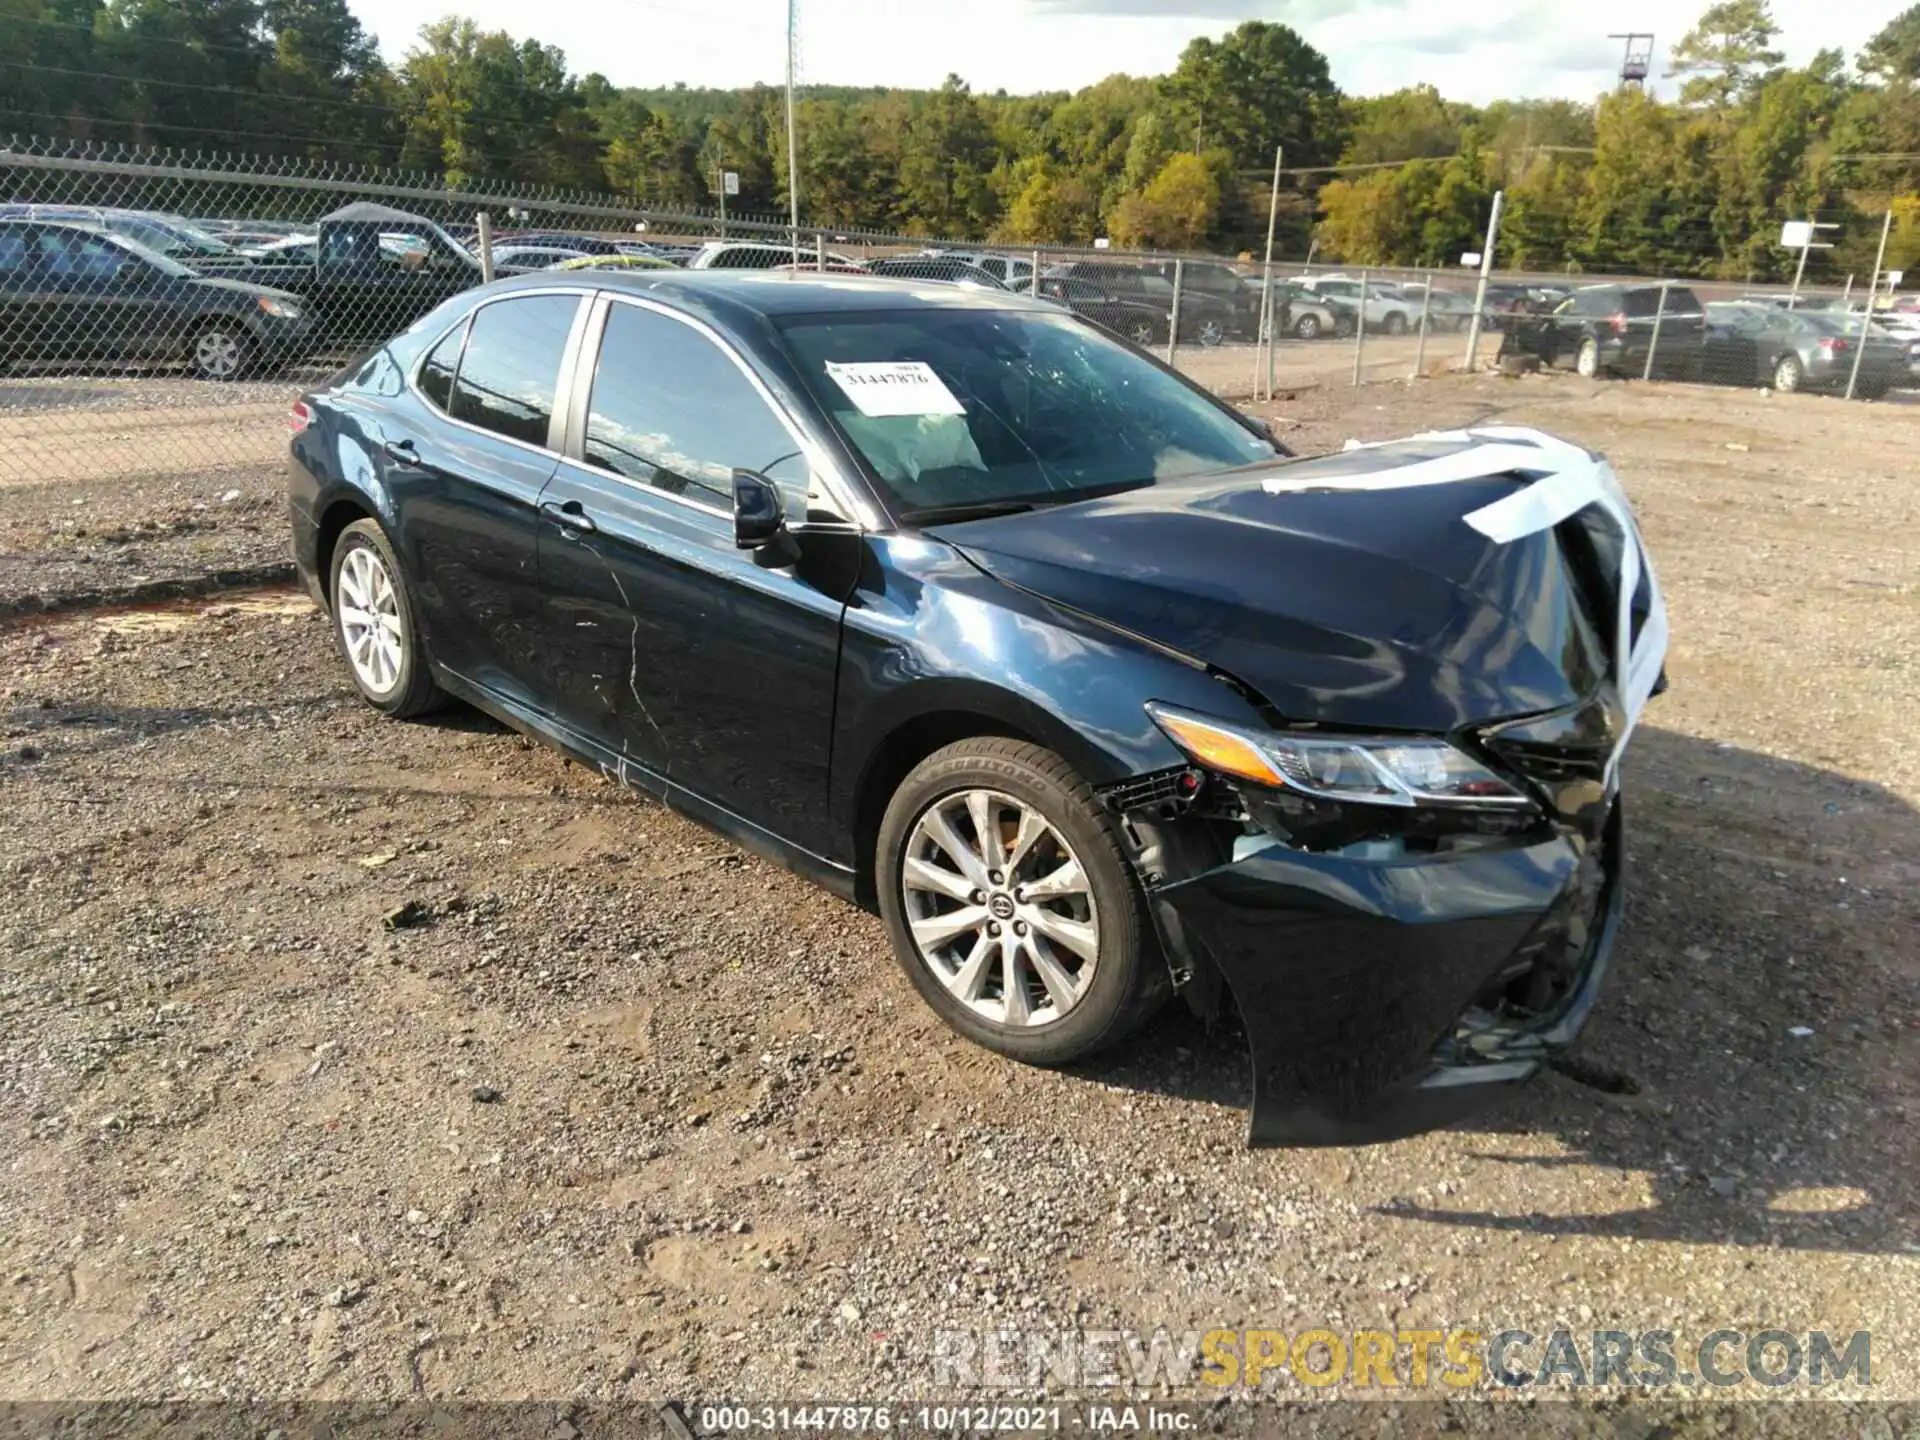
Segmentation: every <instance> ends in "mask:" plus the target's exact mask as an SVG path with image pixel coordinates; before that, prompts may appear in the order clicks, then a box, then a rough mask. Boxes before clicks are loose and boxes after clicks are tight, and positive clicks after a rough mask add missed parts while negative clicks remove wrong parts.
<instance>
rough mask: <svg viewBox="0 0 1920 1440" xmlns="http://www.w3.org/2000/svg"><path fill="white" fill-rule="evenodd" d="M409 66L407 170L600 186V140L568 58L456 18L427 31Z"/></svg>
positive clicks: (459, 178)
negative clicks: (569, 65)
mask: <svg viewBox="0 0 1920 1440" xmlns="http://www.w3.org/2000/svg"><path fill="white" fill-rule="evenodd" d="M420 41H421V43H420V46H419V47H418V48H416V49H415V50H413V51H412V52H411V53H410V54H409V55H408V56H407V60H406V63H405V64H404V65H403V66H402V67H401V72H400V74H401V81H402V83H403V87H404V89H403V94H404V97H405V98H404V103H405V106H406V110H407V134H406V141H405V144H404V146H403V148H402V152H401V158H402V163H403V164H411V165H415V166H418V167H420V168H423V169H429V170H436V171H443V172H444V173H445V174H446V176H447V178H448V179H449V180H450V181H453V182H455V183H461V182H464V181H469V180H473V179H478V178H487V179H496V180H514V181H520V182H525V183H535V184H550V185H564V186H578V187H582V188H602V187H604V185H605V183H606V177H605V175H604V173H603V172H602V171H601V168H600V142H599V134H598V129H597V127H596V126H595V124H594V121H593V117H592V116H591V115H590V114H588V112H587V110H586V108H585V105H584V97H583V96H582V94H581V92H580V87H579V83H578V81H576V80H575V79H574V78H573V77H572V76H571V75H569V74H568V73H567V63H566V56H565V55H564V54H562V53H561V51H559V50H558V49H556V48H554V47H552V46H549V45H541V44H538V43H536V42H535V41H532V40H522V41H515V40H514V38H513V37H512V36H511V35H508V34H507V33H506V32H505V31H501V30H496V31H482V30H481V29H480V27H479V26H477V25H475V24H474V23H473V22H472V21H471V20H460V19H454V18H449V19H446V20H440V21H436V22H435V23H434V24H431V25H428V26H425V27H424V28H423V29H422V30H421V32H420Z"/></svg>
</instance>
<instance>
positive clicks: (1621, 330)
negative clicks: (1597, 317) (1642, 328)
mask: <svg viewBox="0 0 1920 1440" xmlns="http://www.w3.org/2000/svg"><path fill="white" fill-rule="evenodd" d="M1607 324H1609V325H1611V326H1612V327H1613V333H1614V334H1616V335H1624V334H1626V333H1627V317H1626V315H1625V314H1624V313H1621V312H1616V313H1614V314H1612V315H1609V316H1608V317H1607Z"/></svg>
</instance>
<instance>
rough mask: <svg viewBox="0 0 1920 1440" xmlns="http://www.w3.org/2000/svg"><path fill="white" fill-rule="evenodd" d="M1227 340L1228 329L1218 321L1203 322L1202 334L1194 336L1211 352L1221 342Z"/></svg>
mask: <svg viewBox="0 0 1920 1440" xmlns="http://www.w3.org/2000/svg"><path fill="white" fill-rule="evenodd" d="M1226 338H1227V327H1226V326H1224V325H1222V324H1221V323H1220V322H1219V321H1218V320H1203V321H1201V322H1200V333H1199V334H1198V335H1196V336H1194V339H1196V340H1198V341H1199V342H1200V343H1201V344H1202V345H1204V346H1206V348H1207V349H1209V350H1211V349H1213V348H1214V346H1216V345H1218V344H1219V343H1220V342H1221V341H1223V340H1225V339H1226Z"/></svg>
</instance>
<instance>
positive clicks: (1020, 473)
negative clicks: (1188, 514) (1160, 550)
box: [780, 306, 1280, 519]
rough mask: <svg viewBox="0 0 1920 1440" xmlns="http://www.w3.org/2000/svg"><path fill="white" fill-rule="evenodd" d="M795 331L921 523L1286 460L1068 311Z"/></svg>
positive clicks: (868, 451)
mask: <svg viewBox="0 0 1920 1440" xmlns="http://www.w3.org/2000/svg"><path fill="white" fill-rule="evenodd" d="M780 329H781V332H782V333H783V334H784V336H785V338H786V342H787V345H788V347H789V349H790V351H791V352H792V355H793V357H794V359H795V360H796V361H797V362H798V364H799V367H800V371H801V374H802V375H803V376H804V377H805V379H806V383H807V385H808V386H809V388H810V389H811V390H812V392H813V395H814V398H815V399H816V400H817V401H818V402H819V403H820V405H821V408H822V409H824V410H825V411H826V412H827V413H828V414H829V415H831V416H832V417H833V419H834V422H835V423H836V424H837V425H838V426H839V427H840V429H841V431H842V432H843V433H844V434H845V435H846V437H847V439H848V441H849V442H850V443H851V444H852V446H853V448H854V450H856V451H857V452H858V453H859V455H860V457H861V458H862V459H863V460H864V461H865V462H866V465H867V469H868V470H869V471H870V472H871V474H872V476H873V478H874V479H875V480H876V481H878V482H879V484H880V486H881V487H882V489H883V490H885V492H886V493H887V494H888V495H890V496H891V497H892V499H893V501H894V502H895V504H896V505H897V506H898V507H899V508H900V509H901V510H902V512H903V513H904V514H905V515H906V516H907V517H908V518H910V519H911V518H914V517H915V516H916V514H922V513H923V512H931V511H939V510H949V509H955V508H961V509H964V508H966V507H970V506H986V507H990V508H992V507H1011V506H1015V505H1045V504H1057V503H1060V502H1063V501H1067V500H1075V499H1084V498H1086V497H1087V496H1089V495H1094V494H1106V493H1112V492H1114V491H1118V490H1130V489H1135V488H1138V487H1140V486H1144V485H1151V484H1153V483H1154V482H1155V481H1156V480H1170V479H1175V478H1177V477H1179V476H1183V475H1194V474H1201V473H1204V472H1208V471H1217V470H1228V469H1232V468H1234V467H1236V466H1241V465H1251V464H1256V463H1259V462H1261V461H1265V460H1272V459H1274V458H1276V457H1277V456H1278V454H1279V453H1280V452H1278V451H1277V450H1275V449H1274V447H1273V446H1272V445H1271V444H1269V443H1268V442H1267V441H1266V440H1264V439H1262V438H1261V437H1260V436H1259V435H1257V434H1255V433H1254V432H1253V431H1252V430H1251V429H1249V428H1248V427H1247V426H1246V425H1244V424H1242V423H1240V422H1239V421H1238V420H1237V419H1236V418H1235V417H1234V415H1233V413H1232V412H1231V411H1228V410H1226V409H1224V408H1223V407H1221V406H1220V405H1218V404H1217V403H1215V402H1214V401H1212V400H1211V399H1209V398H1207V397H1206V396H1204V395H1202V394H1200V393H1198V392H1197V391H1195V390H1193V389H1191V388H1189V387H1188V386H1187V385H1186V384H1185V383H1183V382H1182V381H1180V380H1178V379H1176V378H1175V377H1174V376H1172V375H1169V374H1167V373H1166V372H1165V371H1164V370H1161V369H1160V368H1159V367H1157V366H1156V365H1154V364H1153V363H1152V362H1151V361H1149V360H1147V359H1145V358H1143V357H1142V356H1139V355H1136V354H1135V353H1134V352H1133V351H1131V350H1129V349H1127V348H1126V347H1125V346H1123V345H1121V344H1120V343H1119V342H1117V341H1115V340H1111V339H1109V338H1107V337H1106V336H1105V335H1103V334H1102V333H1101V332H1100V331H1099V330H1097V329H1095V328H1094V327H1093V326H1091V325H1088V324H1086V323H1085V322H1083V321H1080V320H1076V319H1074V318H1073V317H1071V316H1068V315H1060V314H1038V313H1028V312H1024V311H1017V310H1012V311H1007V310H961V309H943V308H934V307H931V306H930V307H927V308H925V309H915V310H899V311H886V312H879V313H864V314H844V313H843V314H836V315H806V316H795V317H793V318H791V319H787V320H785V321H783V322H782V323H781V324H780ZM856 395H857V396H858V397H859V399H858V400H857V401H856V399H855V398H854V397H855V396H856Z"/></svg>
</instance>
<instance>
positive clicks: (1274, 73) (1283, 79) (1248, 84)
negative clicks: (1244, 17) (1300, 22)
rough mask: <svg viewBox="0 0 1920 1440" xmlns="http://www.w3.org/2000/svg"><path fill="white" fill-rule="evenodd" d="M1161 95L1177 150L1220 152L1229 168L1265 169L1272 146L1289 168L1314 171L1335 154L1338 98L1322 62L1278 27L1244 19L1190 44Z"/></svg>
mask: <svg viewBox="0 0 1920 1440" xmlns="http://www.w3.org/2000/svg"><path fill="white" fill-rule="evenodd" d="M1164 93H1165V96H1166V100H1167V104H1168V108H1169V111H1170V118H1171V120H1172V122H1173V128H1174V131H1175V133H1176V135H1178V136H1179V137H1180V143H1181V144H1182V145H1183V146H1191V147H1192V148H1193V149H1195V150H1196V151H1202V150H1207V149H1212V148H1214V147H1216V146H1217V147H1222V148H1224V149H1225V150H1226V151H1227V153H1228V155H1229V157H1230V160H1231V163H1232V165H1233V167H1234V168H1235V169H1239V170H1258V169H1261V168H1263V167H1265V166H1269V165H1271V164H1272V163H1273V151H1274V147H1275V146H1277V145H1285V146H1286V148H1287V153H1288V156H1289V157H1290V163H1291V164H1294V165H1317V164H1322V163H1324V162H1325V161H1327V160H1330V159H1332V158H1333V154H1334V152H1335V151H1336V150H1337V149H1338V144H1337V137H1338V132H1339V128H1340V116H1339V95H1340V92H1339V91H1338V90H1337V89H1335V88H1334V84H1333V77H1332V75H1331V73H1330V72H1329V71H1328V69H1327V57H1326V56H1324V55H1322V54H1321V53H1320V52H1319V51H1318V50H1316V49H1314V48H1313V46H1311V45H1309V44H1308V43H1307V42H1306V41H1305V40H1303V39H1301V38H1300V36H1299V35H1298V34H1297V33H1296V32H1295V31H1294V30H1292V29H1291V28H1289V27H1288V26H1285V25H1273V24H1269V23H1267V22H1266V21H1263V20H1249V21H1247V22H1246V23H1245V24H1243V25H1241V26H1240V27H1238V28H1237V29H1235V30H1233V31H1231V32H1230V33H1228V34H1227V35H1226V36H1224V37H1223V38H1221V39H1220V40H1218V41H1213V40H1208V39H1205V38H1204V37H1203V38H1201V39H1197V40H1194V41H1193V42H1192V43H1191V44H1189V45H1188V46H1187V48H1186V49H1185V50H1184V51H1182V52H1181V55H1180V63H1179V65H1178V66H1176V67H1175V69H1174V72H1173V74H1172V75H1170V76H1168V77H1167V81H1166V85H1165V89H1164Z"/></svg>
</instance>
